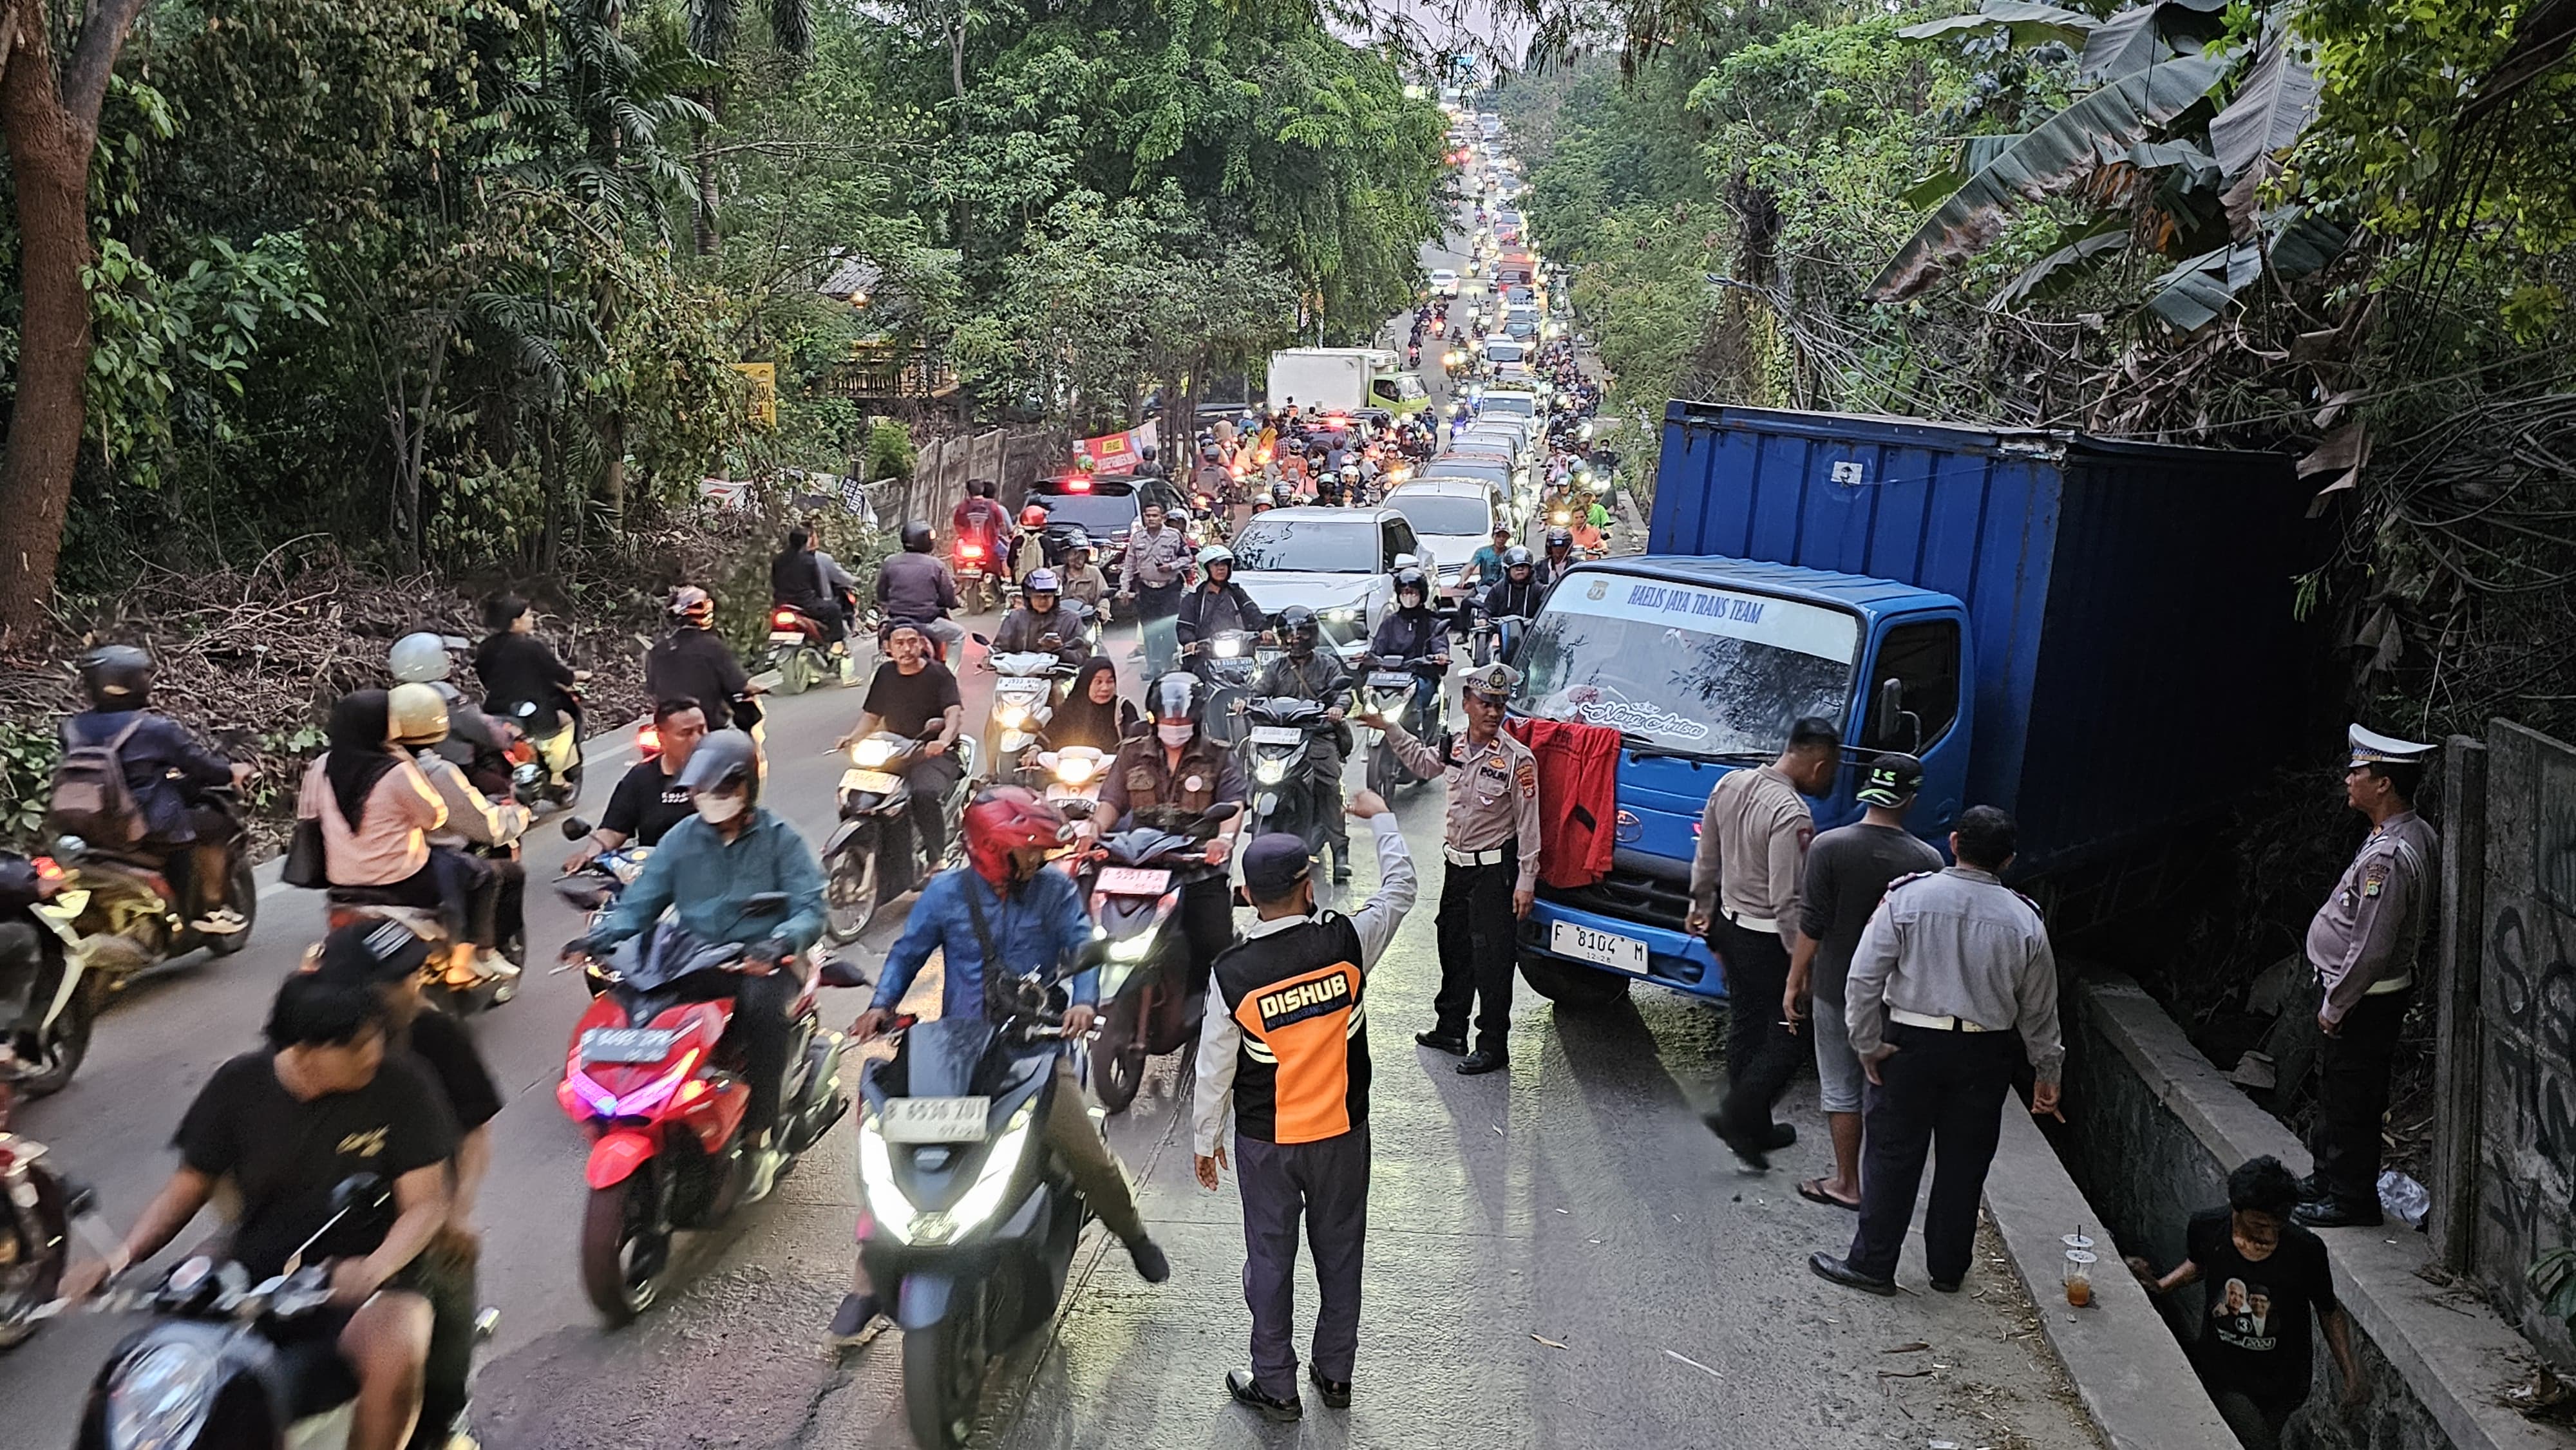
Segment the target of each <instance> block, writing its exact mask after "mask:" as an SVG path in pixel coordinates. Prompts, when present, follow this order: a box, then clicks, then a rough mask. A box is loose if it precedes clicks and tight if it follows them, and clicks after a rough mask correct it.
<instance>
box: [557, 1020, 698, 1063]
mask: <svg viewBox="0 0 2576 1450" xmlns="http://www.w3.org/2000/svg"><path fill="white" fill-rule="evenodd" d="M679 1040H680V1034H678V1033H677V1032H669V1031H665V1030H663V1029H662V1028H659V1027H594V1028H591V1029H590V1030H589V1031H587V1032H585V1033H583V1034H582V1035H581V1060H582V1061H584V1062H660V1061H661V1060H662V1059H663V1058H665V1057H668V1056H670V1055H671V1044H672V1043H674V1042H677V1041H679Z"/></svg>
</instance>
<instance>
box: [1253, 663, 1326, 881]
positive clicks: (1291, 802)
mask: <svg viewBox="0 0 2576 1450" xmlns="http://www.w3.org/2000/svg"><path fill="white" fill-rule="evenodd" d="M1244 716H1245V720H1246V722H1247V724H1248V725H1249V727H1250V728H1249V729H1248V730H1247V731H1246V732H1245V735H1244V741H1243V769H1244V774H1245V775H1246V776H1247V777H1248V778H1249V779H1250V781H1251V784H1252V799H1251V800H1250V802H1249V803H1248V804H1249V805H1250V807H1251V810H1252V819H1251V821H1250V823H1249V824H1248V826H1247V827H1246V829H1247V830H1248V831H1249V832H1250V833H1251V834H1252V835H1256V836H1266V835H1269V834H1270V833H1271V832H1274V831H1279V832H1285V833H1287V834H1290V835H1294V836H1297V837H1299V838H1300V839H1302V840H1304V841H1305V843H1306V854H1307V855H1309V856H1313V855H1314V854H1316V853H1317V852H1319V851H1321V850H1323V848H1324V834H1325V833H1324V824H1325V822H1324V815H1323V812H1324V811H1325V810H1328V809H1339V807H1340V802H1339V801H1333V802H1330V803H1326V802H1323V801H1319V800H1317V799H1316V798H1315V796H1316V791H1315V788H1314V782H1313V781H1312V780H1311V779H1310V774H1311V771H1310V766H1309V763H1308V762H1309V757H1310V756H1311V755H1312V753H1313V751H1314V748H1315V742H1316V741H1317V740H1319V739H1322V738H1323V737H1325V736H1327V735H1330V734H1331V733H1332V731H1333V726H1334V722H1333V721H1332V720H1330V719H1328V718H1326V716H1325V714H1324V707H1323V706H1321V705H1318V704H1316V703H1315V702H1314V701H1312V700H1299V699H1295V698H1289V697H1280V698H1274V699H1267V700H1255V701H1253V702H1252V704H1251V706H1250V707H1249V708H1248V709H1246V711H1245V712H1244Z"/></svg>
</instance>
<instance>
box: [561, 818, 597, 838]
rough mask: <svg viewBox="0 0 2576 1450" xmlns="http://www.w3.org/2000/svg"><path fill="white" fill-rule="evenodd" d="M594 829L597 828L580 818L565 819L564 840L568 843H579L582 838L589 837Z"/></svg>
mask: <svg viewBox="0 0 2576 1450" xmlns="http://www.w3.org/2000/svg"><path fill="white" fill-rule="evenodd" d="M594 829H596V828H595V827H593V826H592V825H591V823H590V822H588V821H585V820H583V819H582V818H581V817H579V816H566V817H564V823H563V833H564V839H565V840H567V841H578V840H580V839H581V838H582V837H584V836H587V835H589V834H590V833H591V832H592V831H593V830H594Z"/></svg>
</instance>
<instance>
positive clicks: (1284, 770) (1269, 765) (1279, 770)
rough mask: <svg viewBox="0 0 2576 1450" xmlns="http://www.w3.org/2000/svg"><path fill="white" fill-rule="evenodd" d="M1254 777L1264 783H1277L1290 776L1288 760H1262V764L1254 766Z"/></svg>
mask: <svg viewBox="0 0 2576 1450" xmlns="http://www.w3.org/2000/svg"><path fill="white" fill-rule="evenodd" d="M1252 778H1253V779H1255V780H1257V781H1260V782H1261V783H1262V784H1263V785H1277V784H1278V783H1279V782H1281V781H1283V780H1286V779H1287V778H1288V762H1287V761H1284V760H1265V761H1262V762H1261V763H1260V764H1258V765H1255V766H1254V767H1252Z"/></svg>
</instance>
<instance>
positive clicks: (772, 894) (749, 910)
mask: <svg viewBox="0 0 2576 1450" xmlns="http://www.w3.org/2000/svg"><path fill="white" fill-rule="evenodd" d="M786 910H787V893H786V892H784V891H763V892H761V893H759V894H758V895H755V896H752V897H749V898H747V899H746V900H745V901H744V902H743V903H742V914H743V915H745V916H777V915H780V914H781V913H783V912H785V911H786Z"/></svg>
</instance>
